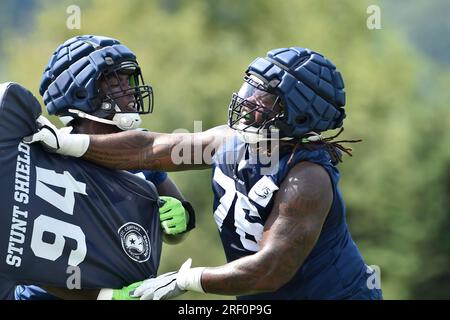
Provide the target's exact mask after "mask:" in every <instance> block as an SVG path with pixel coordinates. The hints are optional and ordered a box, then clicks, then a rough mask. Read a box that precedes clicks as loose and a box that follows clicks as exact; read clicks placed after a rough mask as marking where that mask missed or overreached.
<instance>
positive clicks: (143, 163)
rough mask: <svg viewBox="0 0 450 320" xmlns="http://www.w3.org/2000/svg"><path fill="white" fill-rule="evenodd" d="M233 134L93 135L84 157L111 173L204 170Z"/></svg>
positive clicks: (224, 129) (220, 131) (223, 130)
mask: <svg viewBox="0 0 450 320" xmlns="http://www.w3.org/2000/svg"><path fill="white" fill-rule="evenodd" d="M232 133H233V131H232V130H231V129H230V128H228V126H219V127H215V128H212V129H210V130H207V131H205V132H199V133H173V134H165V133H153V132H140V131H128V132H121V133H116V134H110V135H94V136H90V144H89V148H88V150H87V152H86V153H85V154H84V155H83V157H84V158H85V159H86V160H89V161H92V162H95V163H97V164H100V165H103V166H106V167H109V168H113V169H125V170H127V169H152V170H164V171H180V170H191V169H204V168H207V167H208V166H210V165H211V163H212V156H213V155H214V153H215V152H216V151H217V148H218V147H219V146H220V145H221V144H222V143H223V142H224V139H226V138H227V137H229V136H230V135H232Z"/></svg>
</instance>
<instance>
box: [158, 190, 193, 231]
mask: <svg viewBox="0 0 450 320" xmlns="http://www.w3.org/2000/svg"><path fill="white" fill-rule="evenodd" d="M159 198H160V199H161V200H162V202H163V205H162V207H160V208H159V219H160V221H161V228H162V229H163V231H164V233H165V234H170V235H175V234H180V233H182V232H185V231H186V230H187V225H188V220H189V214H188V213H187V212H186V210H185V208H184V207H183V204H182V203H181V201H180V200H178V199H176V198H173V197H159Z"/></svg>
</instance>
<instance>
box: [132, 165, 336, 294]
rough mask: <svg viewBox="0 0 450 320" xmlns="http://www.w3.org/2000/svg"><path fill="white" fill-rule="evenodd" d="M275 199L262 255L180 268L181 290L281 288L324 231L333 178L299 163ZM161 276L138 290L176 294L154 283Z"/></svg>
mask: <svg viewBox="0 0 450 320" xmlns="http://www.w3.org/2000/svg"><path fill="white" fill-rule="evenodd" d="M274 201H275V202H274V206H273V209H272V212H271V214H270V216H269V218H268V220H267V222H266V224H265V226H264V232H263V238H262V241H261V243H260V250H259V251H258V252H257V253H255V254H253V255H250V256H247V257H243V258H241V259H238V260H235V261H232V262H230V263H228V264H225V265H223V266H220V267H216V268H204V269H201V268H194V269H189V270H188V271H187V272H185V270H183V272H182V270H180V272H179V274H181V273H183V275H182V276H180V275H176V276H178V278H177V284H178V285H179V289H182V290H196V288H197V289H198V288H201V289H203V290H204V291H205V292H207V293H216V294H225V295H245V294H253V293H259V292H271V291H276V290H278V289H279V288H280V287H281V286H283V285H284V284H285V283H287V282H288V281H289V280H290V279H291V278H292V277H293V276H294V275H295V273H296V272H297V270H298V269H299V268H300V266H301V265H302V264H303V262H304V261H305V259H306V258H307V256H308V255H309V253H310V252H311V250H312V249H313V247H314V245H315V243H316V241H317V239H318V237H319V235H320V232H321V230H322V226H323V223H324V221H325V218H326V216H327V214H328V212H329V210H330V207H331V203H332V201H333V193H332V186H331V181H330V178H329V176H328V174H327V172H326V171H325V170H324V169H323V168H322V167H320V166H319V165H316V164H313V163H309V162H302V163H299V164H297V165H296V166H295V167H294V168H293V169H292V170H291V171H290V172H289V174H288V176H287V177H286V178H285V180H284V182H283V183H282V184H281V186H280V190H279V191H278V192H277V194H276V197H275V200H274ZM182 269H183V268H182ZM191 271H192V272H191ZM199 271H200V273H199ZM160 277H163V276H160ZM166 278H167V276H166ZM156 279H158V278H156ZM156 279H150V280H147V281H146V282H144V284H143V285H142V286H141V288H138V289H137V290H136V293H137V294H138V295H144V296H146V297H151V298H152V297H153V298H154V297H155V296H156V297H157V298H163V299H164V298H166V297H169V298H170V297H171V296H173V295H171V293H169V294H168V295H164V294H165V291H164V290H165V289H158V288H157V287H155V286H153V287H152V286H150V285H149V284H152V282H153V283H154V281H155V280H156ZM160 283H161V282H160ZM146 287H147V288H146ZM160 287H161V286H160ZM145 289H146V290H145ZM152 290H153V291H154V292H155V293H152V292H151V291H152ZM158 290H160V292H159V293H158ZM161 293H162V294H161Z"/></svg>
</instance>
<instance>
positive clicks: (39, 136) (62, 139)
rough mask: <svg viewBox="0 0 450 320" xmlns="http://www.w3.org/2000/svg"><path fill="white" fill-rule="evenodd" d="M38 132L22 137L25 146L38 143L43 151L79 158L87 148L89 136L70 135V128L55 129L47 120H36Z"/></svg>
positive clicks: (40, 118)
mask: <svg viewBox="0 0 450 320" xmlns="http://www.w3.org/2000/svg"><path fill="white" fill-rule="evenodd" d="M36 124H37V127H38V130H39V131H38V132H36V133H35V134H33V135H31V136H28V137H24V138H23V140H22V141H23V142H24V143H27V144H31V143H35V142H39V143H40V144H41V145H42V146H43V147H44V149H45V150H47V151H50V152H53V153H59V154H63V155H66V156H72V157H81V156H82V155H83V154H85V153H86V151H87V149H88V147H89V135H87V134H70V132H71V131H72V127H63V128H61V129H58V128H56V127H55V126H54V125H53V124H52V123H51V122H50V121H49V120H48V119H47V118H45V117H44V116H39V118H37V119H36Z"/></svg>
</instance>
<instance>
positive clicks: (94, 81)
mask: <svg viewBox="0 0 450 320" xmlns="http://www.w3.org/2000/svg"><path fill="white" fill-rule="evenodd" d="M102 57H103V58H104V59H103V60H102V59H101V58H102ZM105 58H107V59H105ZM105 60H106V61H105ZM83 72H84V73H83ZM86 72H87V73H86ZM80 73H83V74H84V76H85V78H83V79H82V80H80V77H78V78H76V79H72V78H70V75H73V74H75V75H79V74H80ZM75 86H78V87H77V88H76V90H77V94H73V91H70V90H67V89H71V90H72V89H74V87H75ZM55 88H61V89H62V90H64V89H66V90H67V91H66V92H64V94H65V96H64V97H63V99H61V100H60V101H59V103H58V104H55V103H54V101H51V102H49V101H48V100H46V105H47V109H48V111H49V113H50V114H58V115H60V116H61V119H62V120H63V122H64V123H65V124H70V125H71V126H72V128H73V130H74V131H75V132H80V133H81V132H83V133H91V134H97V133H112V132H118V131H121V130H129V129H135V128H137V127H138V126H139V123H140V117H139V113H148V112H151V108H152V89H151V87H150V86H148V85H145V84H144V83H143V79H142V75H141V72H140V69H139V65H138V64H137V61H136V58H135V56H134V54H133V53H132V52H131V51H130V50H129V49H128V48H126V47H125V46H122V45H121V44H120V43H119V42H118V41H117V40H115V39H112V38H106V37H98V36H80V37H76V38H72V39H69V40H68V41H66V42H65V43H64V44H62V45H61V46H59V47H58V49H57V50H56V51H55V53H54V54H53V56H52V58H51V59H50V61H49V64H48V66H47V67H46V70H45V73H44V76H43V79H42V82H41V88H40V92H41V94H44V95H45V93H46V92H47V90H55ZM2 89H3V90H2V108H3V109H4V112H3V114H2V119H3V120H0V121H1V123H0V124H1V125H2V130H11V133H12V132H15V133H17V134H16V135H17V137H16V138H15V141H19V142H20V137H19V135H20V134H19V133H20V131H25V130H29V129H30V128H29V127H28V128H26V126H25V127H24V128H21V127H22V126H23V125H24V122H26V121H29V120H28V118H31V116H33V115H36V114H39V113H40V107H39V104H38V103H37V101H36V100H35V99H34V97H32V95H31V94H30V93H29V92H28V91H27V90H26V89H24V88H23V87H20V86H18V85H15V84H4V85H3V87H2ZM82 91H83V93H82ZM84 94H89V97H90V98H89V99H88V100H86V103H85V104H83V103H82V102H81V97H82V96H83V95H84ZM17 95H23V96H24V99H25V98H26V100H20V99H17ZM105 105H108V108H106V107H105ZM145 107H146V109H144V108H145ZM33 108H34V109H33ZM22 109H23V110H22ZM69 110H70V111H69ZM2 111H3V110H2ZM81 115H82V116H81ZM25 120H26V121H25ZM25 124H26V123H25ZM11 125H16V126H17V128H11ZM67 129H68V128H67ZM5 141H11V139H8V140H5ZM9 144H11V142H10V143H9ZM21 145H22V146H21ZM21 145H19V147H17V146H16V149H17V148H19V155H18V156H17V159H18V160H17V168H19V166H20V167H21V168H22V167H24V166H26V168H28V169H27V170H28V171H27V172H26V173H28V175H27V176H26V177H25V176H23V179H24V180H26V182H23V181H22V180H21V179H22V176H20V174H24V171H23V170H25V169H23V170H22V171H16V177H15V183H16V192H15V193H14V198H13V199H15V200H16V201H19V202H20V201H22V202H21V203H23V204H24V205H25V203H24V202H25V201H26V202H27V203H26V205H27V207H28V208H29V209H28V210H26V211H23V212H25V213H26V215H27V218H28V219H30V218H31V217H30V216H32V214H31V213H30V211H33V214H35V215H36V214H38V213H39V212H38V211H39V210H42V209H45V210H44V212H46V213H47V214H48V216H45V217H44V218H42V216H39V217H38V219H36V220H34V228H28V229H32V230H31V231H29V232H31V234H30V235H31V239H26V238H27V232H26V231H27V228H26V224H27V221H21V222H20V223H19V222H18V221H19V220H18V218H17V216H16V215H17V213H16V212H15V211H14V212H13V220H12V223H9V225H10V226H11V236H10V238H9V239H10V244H9V245H8V247H7V248H8V254H9V255H8V256H7V257H9V258H7V260H6V263H7V264H8V261H9V264H10V265H11V264H12V265H14V266H15V267H16V268H17V269H16V270H18V271H17V272H16V273H19V270H27V269H31V265H28V264H27V263H24V262H22V261H23V260H24V258H23V257H20V256H19V255H11V252H12V253H14V252H15V251H14V248H15V247H14V244H16V242H14V240H15V239H16V238H15V237H17V238H19V240H20V241H19V242H21V241H23V242H25V244H26V245H25V247H20V250H19V249H17V252H20V255H25V253H26V255H27V258H28V255H30V254H31V252H32V253H34V256H35V257H39V258H43V259H47V260H52V261H53V260H55V264H60V265H61V266H63V265H64V261H63V259H62V258H59V257H60V256H64V255H67V252H66V251H67V248H66V247H69V248H70V247H75V248H76V250H75V252H78V251H80V252H81V253H82V254H84V255H87V253H88V252H89V251H90V250H91V251H92V250H94V251H97V253H95V252H94V253H93V254H98V255H102V248H103V249H104V253H103V254H104V255H105V258H104V259H103V260H104V261H108V260H109V261H110V262H111V261H114V259H116V258H115V255H123V256H125V257H124V258H128V259H130V260H131V261H132V263H137V264H138V268H134V272H135V275H133V274H132V273H133V268H131V271H130V272H131V274H132V275H131V276H132V277H136V276H137V274H139V272H141V274H142V276H141V279H143V278H146V277H148V274H147V273H145V272H144V271H145V270H152V271H151V273H150V274H152V273H153V274H155V272H156V271H155V270H156V268H157V266H158V262H159V255H160V253H159V252H160V238H161V237H160V231H159V230H157V231H155V227H154V226H152V224H153V223H155V222H159V220H160V223H161V226H162V227H163V230H164V233H163V234H164V236H163V238H164V240H165V241H166V242H168V243H176V242H178V241H180V238H181V237H182V236H183V235H184V232H185V231H186V230H187V229H191V228H192V227H193V225H194V216H193V210H192V208H191V206H190V205H189V203H188V202H186V201H184V199H183V197H182V195H181V194H180V192H179V191H178V189H177V188H176V186H175V185H174V184H173V182H172V181H171V180H170V179H169V178H168V177H167V174H166V173H165V172H152V171H144V172H139V174H138V175H139V176H141V178H140V179H142V178H143V179H142V180H143V181H144V180H146V179H147V180H149V181H151V182H153V183H154V184H155V185H156V186H157V189H158V192H159V193H160V194H161V195H163V196H166V197H161V198H160V199H161V200H159V201H160V205H162V207H161V209H160V211H159V212H160V216H159V217H157V216H156V218H155V217H153V218H152V220H149V218H150V217H151V216H152V214H153V213H152V212H153V211H154V210H152V208H155V207H156V208H157V202H156V201H158V200H157V198H156V196H157V193H156V192H155V190H154V189H153V188H154V187H153V185H152V184H150V185H149V187H148V188H149V190H148V192H144V191H140V189H139V188H143V187H145V185H146V184H145V183H144V185H140V186H139V184H141V183H140V182H139V183H138V184H137V186H139V187H134V186H133V185H132V184H131V182H132V181H133V180H136V178H134V177H133V178H131V180H130V183H124V182H123V181H121V179H117V180H115V175H116V174H115V173H113V172H111V171H109V170H108V172H107V174H106V176H105V177H98V175H102V174H103V172H102V171H101V170H99V171H98V172H97V173H96V172H95V170H94V169H95V168H94V167H93V168H91V169H90V172H86V173H84V180H86V179H87V180H88V181H87V182H86V183H83V182H81V181H75V180H73V179H74V178H73V176H74V175H76V174H81V175H82V176H83V172H81V171H83V170H84V166H85V164H84V163H82V164H81V166H73V165H72V164H70V163H71V162H72V161H69V162H70V163H69V164H66V163H65V162H64V161H63V162H61V164H59V163H57V161H58V160H59V159H62V158H60V157H57V158H56V160H54V158H55V157H52V159H51V161H47V159H40V161H34V160H36V159H37V156H34V157H33V158H31V156H30V153H31V152H32V151H31V149H36V148H34V147H32V148H31V149H30V147H29V146H26V147H25V146H24V145H23V144H21ZM20 148H24V149H30V150H28V151H27V152H28V153H27V161H26V163H25V164H24V163H22V162H20V161H22V160H21V159H22V156H21V155H20V150H21V149H20ZM4 151H5V153H4V156H6V149H5V150H4ZM40 153H43V155H44V157H43V158H46V157H47V154H46V153H44V152H42V151H39V150H38V151H37V154H40ZM11 156H12V155H10V156H9V157H8V159H11ZM30 158H31V160H33V161H31V160H30ZM3 160H7V159H5V158H4V159H3ZM19 160H20V161H19ZM64 160H68V159H64ZM10 162H11V161H10ZM19 162H20V163H19ZM55 163H57V164H56V165H55ZM38 165H39V166H40V167H38ZM31 166H34V167H35V168H36V169H35V170H36V172H35V178H34V180H32V179H33V169H32V168H30V167H31ZM88 166H90V165H88ZM44 167H47V168H51V169H52V170H50V171H49V170H48V169H44ZM72 167H75V169H72ZM91 167H92V166H91ZM57 169H61V174H59V173H58V171H57ZM10 172H11V173H10V174H9V176H11V175H12V174H13V173H14V170H11V171H10ZM18 177H19V178H18ZM127 179H130V178H127ZM122 180H123V179H122ZM138 180H139V179H138ZM2 181H3V182H5V185H6V179H5V178H3V180H2ZM31 181H33V182H34V181H36V182H35V183H36V194H35V195H32V194H30V188H31V187H30V183H31ZM91 181H92V183H91ZM98 181H103V182H98ZM25 183H26V188H25ZM105 183H106V184H105ZM116 183H118V184H119V185H118V186H116ZM133 183H134V182H133ZM120 184H122V185H121V186H120ZM17 185H19V186H20V188H19V189H18V190H19V191H17ZM74 185H75V186H78V185H80V186H83V188H82V191H83V192H84V193H83V192H81V191H76V190H77V189H74ZM13 187H14V186H13ZM32 188H33V190H34V186H32ZM61 188H62V189H63V192H62V195H59V192H61ZM103 188H104V189H106V190H101V189H103ZM39 190H40V191H39ZM64 190H66V191H64ZM67 190H68V191H67ZM136 191H138V192H137V194H134V195H132V194H129V195H127V193H134V192H136ZM20 192H21V193H20ZM74 192H78V193H82V194H83V195H84V196H85V197H86V198H87V199H86V201H85V200H84V199H82V201H79V200H78V197H77V196H74ZM116 192H117V193H118V194H117V195H116V194H115V193H116ZM121 194H122V195H121ZM149 195H152V196H153V198H154V200H155V201H153V202H149V201H150V200H151V197H149ZM16 197H17V198H16ZM34 198H41V199H44V200H46V202H43V203H45V205H44V206H42V208H41V207H40V206H38V205H35V204H36V203H38V202H36V201H33V202H31V199H34ZM90 198H92V199H90ZM136 198H137V199H136ZM141 198H142V199H141ZM177 198H178V199H180V200H181V201H180V200H177ZM66 200H67V201H68V202H69V206H70V203H71V201H72V205H73V207H70V208H68V206H67V204H64V201H66ZM75 200H76V201H78V202H81V204H80V205H81V206H82V208H83V209H81V210H80V209H78V211H81V212H80V213H78V216H79V217H77V219H75V220H76V221H78V224H74V223H73V224H70V225H72V226H73V227H72V228H73V230H74V231H73V232H74V234H75V233H76V235H77V236H78V238H75V240H77V241H75V242H74V241H72V242H71V243H70V246H69V245H65V239H66V237H67V239H71V238H70V232H71V229H70V228H69V227H67V228H66V227H65V226H66V224H64V223H65V222H62V221H63V220H64V219H62V220H57V219H54V218H53V217H52V214H53V213H55V212H57V209H60V208H62V210H63V211H64V212H65V213H66V214H69V215H73V216H75V214H77V205H76V204H77V203H76V202H75ZM134 200H136V203H139V202H141V203H145V202H147V205H149V206H150V207H147V205H145V206H144V207H142V206H141V208H140V209H136V210H141V211H142V212H139V213H138V212H137V211H136V210H135V209H134V206H135V204H136V203H135V202H134ZM4 205H6V206H10V207H11V201H10V200H9V201H7V202H6V203H4ZM49 205H52V206H53V207H52V206H50V208H48V206H49ZM6 206H5V210H3V209H2V212H4V213H6V212H8V211H11V210H6V208H7V207H6ZM55 207H56V209H55ZM130 207H133V208H130ZM185 207H186V209H185ZM14 208H16V206H14ZM108 208H111V209H112V210H111V217H110V218H111V219H112V221H113V222H109V223H106V220H104V219H106V218H107V214H108V210H107V209H108ZM142 208H144V210H142ZM125 210H126V211H128V212H127V213H124V212H122V211H125ZM35 211H36V212H35ZM188 212H190V214H191V216H192V217H191V219H189V215H188ZM15 214H16V215H15ZM115 214H116V215H119V216H118V217H115ZM24 215H25V214H24ZM58 215H60V213H56V217H58ZM101 215H104V217H102V216H101ZM145 215H149V217H147V218H145ZM5 218H7V217H5ZM61 218H64V217H61ZM9 219H11V217H9ZM39 219H40V220H45V219H47V220H48V221H47V220H45V222H43V223H40V224H38V225H37V224H36V221H40V220H39ZM52 219H54V220H52ZM124 219H129V220H128V221H126V220H124ZM188 219H189V220H190V221H189V225H188V223H187V221H188ZM29 221H30V223H32V221H31V220H29ZM49 221H50V222H51V221H53V224H51V223H50V222H49ZM122 221H123V222H124V223H123V224H122V225H120V226H117V225H116V224H117V223H120V222H122ZM90 222H91V223H92V225H91V226H89V223H90ZM148 222H150V225H149V224H148ZM49 223H50V227H46V225H49ZM108 225H109V227H107V228H105V226H108ZM67 226H69V224H67ZM116 226H117V229H116V230H113V229H114V228H115V227H116ZM5 227H6V224H5ZM19 227H20V228H19ZM89 228H91V229H92V232H94V230H95V228H105V229H103V230H102V229H100V230H97V233H98V234H99V235H102V236H96V237H92V236H91V237H88V234H86V232H84V231H83V229H84V230H86V229H89ZM47 229H48V230H47ZM60 229H61V230H60ZM64 229H67V230H64ZM18 230H20V231H23V232H22V235H19V233H18ZM36 230H37V231H36ZM75 230H76V232H75ZM65 232H68V233H69V234H68V235H66V234H65ZM150 232H152V233H154V232H156V233H155V234H151V235H149V234H150ZM5 235H6V233H5ZM8 235H9V233H8ZM30 235H28V236H30ZM108 236H109V237H111V238H109V240H108ZM180 236H181V237H180ZM74 237H75V236H74ZM26 240H28V243H27V242H26ZM96 240H102V241H103V242H102V243H96V244H95V245H91V247H92V248H91V247H89V243H91V242H94V241H96ZM115 240H119V241H116V242H118V243H117V244H116V245H113V244H110V243H111V242H114V241H115ZM151 240H153V241H151ZM11 241H12V242H11ZM30 241H31V243H30ZM67 242H70V241H67ZM105 244H110V246H111V249H112V250H110V248H106V247H105ZM16 245H17V244H16ZM26 246H28V248H26ZM30 247H31V252H30ZM114 248H115V249H116V250H114ZM105 249H106V250H105ZM118 249H120V252H119V250H118ZM77 250H78V251H77ZM59 251H61V252H59ZM69 253H70V251H69ZM34 256H33V257H31V259H28V260H29V261H30V262H32V261H33V259H35V257H34ZM71 256H72V253H71V255H69V265H73V264H70V257H71ZM150 258H152V263H150V266H148V265H147V264H148V262H147V261H149V260H150ZM8 259H10V260H8ZM92 259H93V260H92V261H96V260H100V261H101V260H102V259H101V258H98V257H93V258H92ZM28 260H27V261H28ZM60 260H61V261H60ZM79 260H81V261H79ZM79 260H78V261H76V262H77V264H76V266H79V267H80V270H81V271H82V278H83V279H84V277H85V272H84V269H85V267H84V263H82V262H84V258H83V259H81V258H80V259H79ZM119 261H120V259H118V262H119ZM124 263H125V262H122V267H125V266H126V264H124ZM119 266H120V264H118V265H116V267H117V268H118V267H119ZM52 268H53V269H55V268H56V269H58V271H60V270H59V269H60V268H59V267H55V266H52ZM66 268H67V263H66ZM96 268H98V270H99V271H98V272H101V271H100V270H101V266H100V265H98V266H96ZM30 271H31V270H30ZM105 271H106V273H107V272H108V271H107V270H105ZM125 271H126V269H124V270H123V271H122V272H117V271H114V266H113V265H111V266H110V272H111V273H112V274H113V275H114V276H113V277H112V278H114V277H116V278H117V280H116V283H117V281H123V280H124V279H125V277H124V276H123V275H122V273H123V272H125ZM49 272H51V271H49ZM36 273H37V270H36ZM44 273H45V272H44ZM10 276H11V275H10V274H8V275H6V276H4V277H3V278H5V282H3V283H4V284H6V286H9V285H10V284H11V283H13V282H14V281H18V282H19V283H20V282H24V283H30V282H31V283H33V282H32V280H36V282H35V283H42V279H40V278H39V277H37V275H35V274H33V275H32V276H31V277H30V276H28V278H25V279H23V278H22V275H21V274H18V275H17V279H13V280H10V278H11V277H10ZM68 276H69V275H68V274H67V273H66V274H65V277H66V278H68ZM91 277H92V278H93V277H95V275H94V273H93V271H92V275H91ZM102 277H103V275H100V278H102ZM43 278H44V279H45V277H43ZM8 279H9V281H8ZM107 279H108V276H105V278H104V279H103V280H102V281H105V280H107ZM45 281H46V282H44V283H43V285H44V286H45V287H47V288H49V287H50V288H49V289H50V291H51V292H56V294H57V295H61V296H63V297H68V296H66V294H65V293H64V292H62V291H64V290H61V289H56V288H51V287H52V286H55V287H61V286H63V287H66V283H65V282H62V283H61V282H60V281H59V282H58V280H57V278H55V281H56V282H55V283H54V284H49V282H48V280H45ZM91 281H92V280H91ZM87 283H88V284H85V283H84V282H82V284H83V286H82V287H83V288H85V287H86V286H89V282H87ZM128 283H130V282H129V281H126V282H123V283H122V285H121V286H123V285H124V284H128ZM92 285H93V284H91V286H92ZM105 285H107V286H108V287H113V288H114V287H116V284H115V283H114V282H111V283H108V281H105ZM105 285H103V286H102V287H105ZM121 286H119V288H120V287H121ZM97 287H98V286H97ZM97 291H98V290H97ZM95 292H96V290H91V291H90V292H89V296H91V297H96V296H95V294H94V293H95ZM71 293H73V292H71ZM93 294H94V295H93ZM15 297H16V299H30V298H32V299H48V298H51V297H52V296H51V295H49V294H47V293H46V292H45V291H44V290H42V289H41V288H39V287H37V286H24V285H19V286H18V287H17V289H16V294H15ZM76 297H81V296H76Z"/></svg>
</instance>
